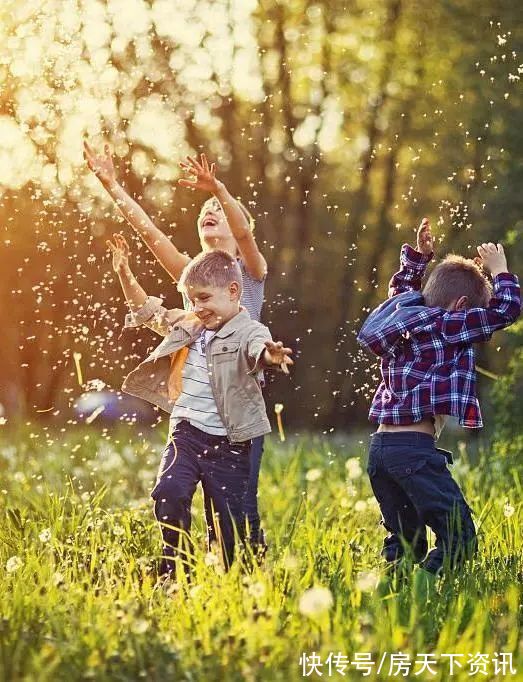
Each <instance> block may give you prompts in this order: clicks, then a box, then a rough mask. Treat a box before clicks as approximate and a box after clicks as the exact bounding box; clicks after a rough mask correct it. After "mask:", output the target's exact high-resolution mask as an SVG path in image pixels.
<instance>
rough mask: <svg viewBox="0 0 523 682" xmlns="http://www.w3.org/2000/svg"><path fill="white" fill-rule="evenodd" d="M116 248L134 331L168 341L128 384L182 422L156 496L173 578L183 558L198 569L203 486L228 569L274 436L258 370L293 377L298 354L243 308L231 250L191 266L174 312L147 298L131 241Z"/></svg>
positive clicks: (165, 570) (165, 567) (213, 534)
mask: <svg viewBox="0 0 523 682" xmlns="http://www.w3.org/2000/svg"><path fill="white" fill-rule="evenodd" d="M108 245H109V246H110V248H111V250H112V252H113V268H114V270H115V271H116V272H117V274H118V276H119V279H120V283H121V285H122V289H123V291H124V294H125V297H126V299H127V302H128V304H129V306H130V309H131V313H130V314H129V315H128V316H127V318H126V326H128V327H136V326H139V325H141V324H145V325H146V326H148V327H150V328H151V329H153V330H154V331H156V332H157V333H159V334H161V335H162V336H164V337H165V338H164V340H163V341H162V343H160V345H159V346H158V347H157V348H156V349H155V350H154V351H153V352H152V353H151V354H150V356H149V357H148V358H147V359H146V360H145V361H144V362H142V363H141V364H140V365H139V366H138V367H137V368H136V369H134V370H133V371H132V372H131V373H130V374H129V375H128V376H127V377H126V379H125V381H124V384H123V387H122V388H123V390H124V391H126V392H127V393H130V394H132V395H135V396H138V397H140V398H144V399H145V400H148V401H149V402H152V403H153V404H155V405H157V406H159V407H161V408H162V409H163V410H165V411H167V412H169V413H171V414H172V417H173V420H174V422H175V424H176V425H175V428H174V430H173V432H172V433H171V436H170V439H169V443H168V445H167V447H166V449H165V451H164V454H163V458H162V462H161V465H160V470H159V474H158V478H157V482H156V486H155V488H154V490H153V491H152V493H151V495H152V497H153V499H154V501H155V507H154V509H155V516H156V518H157V520H158V521H159V523H160V525H161V530H162V536H163V541H164V548H163V561H162V566H161V570H160V572H161V573H162V574H169V573H171V572H172V571H173V570H174V568H175V558H176V557H177V556H180V557H181V558H182V561H183V562H184V564H185V565H186V567H187V566H188V565H189V563H190V560H191V556H192V554H193V547H192V544H191V540H190V526H191V502H192V498H193V495H194V492H195V490H196V487H197V485H198V483H199V482H201V483H202V486H203V489H204V493H205V498H206V500H208V503H209V504H210V506H211V508H212V509H211V511H212V514H211V515H210V517H211V519H212V521H211V527H209V528H208V531H209V538H217V539H218V540H219V542H220V545H221V549H222V553H223V558H224V562H225V566H226V568H228V567H229V566H230V564H231V562H232V560H233V556H234V544H235V537H234V536H235V530H236V532H237V533H238V535H239V537H240V539H242V540H243V538H244V534H245V518H244V517H245V512H244V508H243V499H244V496H245V491H246V488H247V482H248V478H249V456H248V455H249V448H250V447H251V440H252V439H253V438H256V437H258V436H262V435H265V434H267V433H269V432H270V430H271V427H270V423H269V420H268V418H267V414H266V409H265V402H264V400H263V396H262V392H261V388H260V384H259V380H258V374H259V371H260V370H261V369H270V368H272V369H274V368H280V369H281V370H282V371H284V372H286V373H287V372H288V369H287V367H288V365H291V364H292V360H291V358H290V354H291V352H292V351H291V349H290V348H284V347H283V344H282V343H281V342H277V343H275V342H274V341H273V340H272V338H271V334H270V332H269V330H268V329H267V327H265V326H264V325H262V324H261V323H260V322H256V321H254V320H252V319H251V318H250V316H249V313H248V312H247V311H246V310H245V309H244V308H241V307H240V297H241V293H242V277H241V271H240V268H239V266H238V263H237V261H236V259H235V258H234V257H233V256H231V255H230V254H228V253H227V252H225V251H220V250H211V251H207V252H204V253H201V254H200V255H199V256H197V257H196V258H194V259H193V260H192V261H191V262H190V263H189V264H188V265H187V266H186V267H185V269H184V271H183V273H182V276H181V278H180V282H179V289H180V290H181V291H183V293H184V294H185V295H186V296H187V297H188V298H189V300H190V302H191V304H192V311H191V312H187V311H185V310H180V309H173V310H166V309H165V308H164V307H163V306H162V304H161V299H159V298H154V297H148V296H147V294H146V293H145V291H144V290H143V289H142V287H141V286H140V285H139V284H138V282H137V281H136V279H135V278H134V276H133V274H132V272H131V270H130V268H129V264H128V255H129V248H128V246H127V242H126V241H125V239H124V238H123V237H122V236H121V235H115V237H114V242H108Z"/></svg>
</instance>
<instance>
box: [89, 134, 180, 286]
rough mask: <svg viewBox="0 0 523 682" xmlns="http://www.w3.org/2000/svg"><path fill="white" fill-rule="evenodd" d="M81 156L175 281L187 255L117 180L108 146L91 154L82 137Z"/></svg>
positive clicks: (178, 277)
mask: <svg viewBox="0 0 523 682" xmlns="http://www.w3.org/2000/svg"><path fill="white" fill-rule="evenodd" d="M84 158H85V160H86V161H87V165H88V166H89V168H90V169H91V170H92V171H93V173H94V174H95V175H96V177H97V178H98V179H99V180H100V182H101V183H102V185H103V186H104V188H105V189H106V190H107V192H108V193H109V195H110V196H111V198H112V199H113V201H114V202H115V203H116V206H117V207H118V210H119V211H120V213H121V214H122V215H123V217H124V218H125V219H126V220H127V222H128V223H129V225H130V226H131V227H132V228H133V229H134V230H135V232H137V233H138V234H139V236H140V237H141V238H142V240H143V241H144V243H145V244H146V245H147V247H148V248H149V249H150V251H151V252H152V253H153V254H154V256H155V257H156V259H157V260H158V262H159V263H160V264H161V265H162V267H163V268H164V269H165V270H166V271H167V272H168V273H169V275H170V276H171V277H172V278H173V279H174V281H175V282H177V281H178V280H179V279H180V275H181V274H182V270H183V269H184V267H185V266H186V265H187V263H188V262H189V261H190V260H191V259H190V258H189V256H186V255H185V254H183V253H181V252H180V251H178V249H177V248H176V247H175V246H174V244H173V243H172V242H171V240H170V239H168V238H167V236H166V235H165V234H164V233H163V232H162V231H161V230H160V229H158V228H157V227H156V225H155V224H154V223H153V221H152V220H151V219H150V218H149V216H148V215H147V213H146V212H145V211H144V210H143V208H142V207H141V206H140V204H138V203H137V202H136V201H135V200H134V199H132V198H131V197H130V196H129V195H128V194H127V192H126V191H125V189H124V188H123V187H122V186H121V185H120V184H119V183H118V181H117V179H116V172H115V169H114V164H113V159H112V157H111V153H110V151H109V146H108V145H105V147H104V155H103V156H102V155H97V154H95V152H94V151H93V149H92V148H91V146H90V145H89V144H88V143H87V142H85V141H84Z"/></svg>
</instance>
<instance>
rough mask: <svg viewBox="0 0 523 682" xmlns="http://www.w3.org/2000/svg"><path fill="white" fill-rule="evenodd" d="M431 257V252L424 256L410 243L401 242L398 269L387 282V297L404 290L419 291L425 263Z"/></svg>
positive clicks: (425, 266)
mask: <svg viewBox="0 0 523 682" xmlns="http://www.w3.org/2000/svg"><path fill="white" fill-rule="evenodd" d="M433 257H434V254H433V253H430V254H429V255H428V256H425V255H424V254H423V253H421V252H420V251H416V249H413V248H412V246H410V244H403V246H402V247H401V252H400V269H399V270H398V272H396V273H395V274H394V275H393V276H392V279H391V280H390V282H389V298H392V296H396V295H397V294H402V293H403V292H405V291H420V289H421V281H422V279H423V276H424V274H425V270H426V269H427V264H428V263H429V262H430V261H431V260H432V258H433Z"/></svg>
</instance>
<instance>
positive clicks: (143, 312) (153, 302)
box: [124, 296, 162, 327]
mask: <svg viewBox="0 0 523 682" xmlns="http://www.w3.org/2000/svg"><path fill="white" fill-rule="evenodd" d="M161 306H162V299H161V298H158V297H157V296H148V297H147V299H146V300H145V303H144V304H143V306H142V307H141V308H138V310H135V311H131V312H130V313H127V315H126V316H125V324H124V327H141V326H142V324H145V323H146V322H147V321H148V320H150V319H151V317H152V316H153V315H154V314H155V313H156V312H158V310H159V309H160V308H161Z"/></svg>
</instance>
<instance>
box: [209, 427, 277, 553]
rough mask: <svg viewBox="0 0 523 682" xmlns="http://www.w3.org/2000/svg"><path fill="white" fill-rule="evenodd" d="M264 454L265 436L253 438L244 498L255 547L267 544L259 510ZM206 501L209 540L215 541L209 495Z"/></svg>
mask: <svg viewBox="0 0 523 682" xmlns="http://www.w3.org/2000/svg"><path fill="white" fill-rule="evenodd" d="M262 455H263V436H259V437H258V438H253V439H252V445H251V447H250V450H249V481H248V483H247V491H246V493H245V497H244V500H243V511H244V513H245V516H246V518H247V521H248V522H249V542H250V544H251V545H252V547H253V548H257V547H258V546H264V545H265V537H264V535H263V531H262V530H261V528H260V513H259V511H258V481H259V479H260V466H261V459H262ZM204 501H205V518H206V520H207V527H208V528H209V542H210V543H211V542H213V541H214V540H215V539H216V538H215V537H214V535H213V531H212V524H211V518H212V512H211V503H210V500H209V499H208V498H207V496H206V495H205V496H204Z"/></svg>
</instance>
